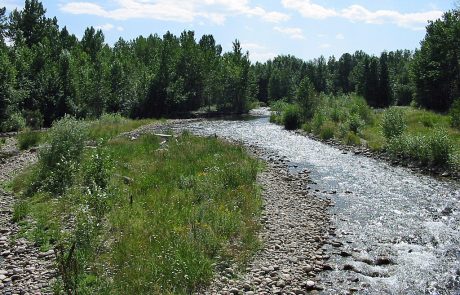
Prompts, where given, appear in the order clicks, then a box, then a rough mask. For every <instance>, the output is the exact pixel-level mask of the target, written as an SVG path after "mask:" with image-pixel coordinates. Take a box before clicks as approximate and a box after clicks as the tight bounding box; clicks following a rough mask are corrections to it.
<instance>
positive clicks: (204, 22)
mask: <svg viewBox="0 0 460 295" xmlns="http://www.w3.org/2000/svg"><path fill="white" fill-rule="evenodd" d="M23 2H24V1H22V0H0V6H6V7H7V9H8V10H12V9H14V8H21V7H22V5H23ZM42 3H43V4H44V6H45V8H46V9H47V16H49V17H53V16H57V18H58V20H59V25H60V26H61V27H63V26H67V28H68V29H69V30H70V31H71V32H72V33H74V34H75V35H77V36H78V37H81V36H82V35H83V32H84V30H85V28H86V27H88V26H94V27H97V28H101V29H102V30H103V31H104V34H105V37H106V42H107V43H109V44H113V43H114V42H115V41H116V40H118V38H119V37H123V38H124V39H126V40H129V39H133V38H135V37H137V36H139V35H144V36H147V35H149V34H150V33H157V34H159V35H160V36H161V35H163V34H164V33H165V32H166V31H168V30H169V31H171V32H172V33H174V34H176V35H179V34H180V33H181V32H182V31H183V30H184V29H186V30H193V31H195V34H196V37H197V40H199V38H200V37H201V35H203V34H213V35H214V37H215V38H216V40H217V41H218V43H220V44H221V45H222V47H223V48H224V50H226V51H227V50H230V49H231V45H232V41H233V40H235V39H239V40H240V42H241V44H242V46H243V48H244V49H246V50H249V52H250V58H251V60H252V61H265V60H267V59H269V58H273V57H274V56H276V55H278V54H292V55H295V56H297V57H300V58H303V59H313V58H316V57H319V56H320V55H324V56H326V57H328V56H331V55H335V56H337V57H339V56H340V55H342V54H343V53H345V52H350V53H353V52H354V51H356V50H360V49H361V50H364V51H365V52H367V53H370V54H380V53H381V52H382V51H384V50H387V51H390V50H396V49H411V50H412V49H415V48H417V47H418V46H419V43H420V41H421V40H422V39H423V37H424V35H425V30H424V27H425V25H426V24H427V21H428V20H434V19H437V18H439V17H440V16H441V15H442V13H443V12H445V11H447V10H449V9H452V8H453V7H454V0H375V1H368V0H265V1H263V0H56V1H51V0H44V1H42Z"/></svg>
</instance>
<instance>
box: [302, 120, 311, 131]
mask: <svg viewBox="0 0 460 295" xmlns="http://www.w3.org/2000/svg"><path fill="white" fill-rule="evenodd" d="M302 130H303V131H305V132H308V133H310V132H311V124H310V123H308V122H307V123H303V124H302Z"/></svg>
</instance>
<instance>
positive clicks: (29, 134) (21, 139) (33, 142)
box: [17, 129, 42, 150]
mask: <svg viewBox="0 0 460 295" xmlns="http://www.w3.org/2000/svg"><path fill="white" fill-rule="evenodd" d="M17 138H18V145H19V149H21V150H26V149H28V148H31V147H34V146H37V145H38V144H39V143H40V141H41V140H42V134H41V133H40V132H38V131H33V130H30V129H25V130H24V131H23V132H21V133H19V135H18V137H17Z"/></svg>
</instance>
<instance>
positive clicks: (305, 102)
mask: <svg viewBox="0 0 460 295" xmlns="http://www.w3.org/2000/svg"><path fill="white" fill-rule="evenodd" d="M314 91H315V90H314V86H313V84H312V83H311V82H310V79H309V78H308V77H305V78H304V79H303V80H302V81H301V82H300V85H299V87H298V88H297V95H296V98H297V103H298V105H299V106H300V109H301V113H302V120H303V121H307V120H310V119H311V118H312V117H313V115H314V113H315V109H316V107H317V105H318V99H317V96H316V94H315V92H314Z"/></svg>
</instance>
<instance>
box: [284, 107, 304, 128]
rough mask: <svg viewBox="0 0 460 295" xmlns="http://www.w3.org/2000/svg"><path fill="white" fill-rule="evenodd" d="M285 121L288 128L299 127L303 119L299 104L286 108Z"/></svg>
mask: <svg viewBox="0 0 460 295" xmlns="http://www.w3.org/2000/svg"><path fill="white" fill-rule="evenodd" d="M283 123H284V128H286V129H287V130H295V129H297V128H299V126H300V123H301V120H300V112H299V107H298V106H296V105H290V106H288V107H287V108H286V109H285V110H284V112H283Z"/></svg>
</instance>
